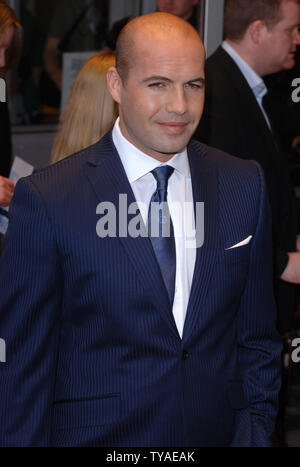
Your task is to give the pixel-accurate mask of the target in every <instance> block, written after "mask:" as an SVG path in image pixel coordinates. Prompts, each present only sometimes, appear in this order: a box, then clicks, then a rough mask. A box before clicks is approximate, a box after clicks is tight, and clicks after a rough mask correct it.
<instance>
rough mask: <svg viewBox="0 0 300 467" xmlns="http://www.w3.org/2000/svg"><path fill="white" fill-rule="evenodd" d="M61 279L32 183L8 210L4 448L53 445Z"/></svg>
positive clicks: (0, 398) (0, 405) (0, 417)
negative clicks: (53, 408)
mask: <svg viewBox="0 0 300 467" xmlns="http://www.w3.org/2000/svg"><path fill="white" fill-rule="evenodd" d="M62 284H63V279H62V275H61V271H60V266H59V257H58V253H57V248H56V243H55V238H54V233H53V230H52V226H51V223H50V221H49V218H48V216H47V212H46V209H45V207H44V206H43V202H42V198H41V196H40V194H39V192H38V190H37V189H36V188H35V187H34V185H33V182H32V181H31V180H28V179H23V180H21V181H20V182H19V183H18V184H17V186H16V189H15V194H14V198H13V201H12V203H11V207H10V223H9V228H8V232H7V234H6V238H5V242H4V252H3V256H2V258H1V263H0V297H1V303H0V337H1V338H2V339H4V341H5V343H6V362H5V363H0V445H1V446H47V445H49V444H50V439H49V437H50V430H51V407H52V401H53V398H54V381H55V371H56V361H57V348H58V340H59V321H60V310H61V297H62V287H63V285H62Z"/></svg>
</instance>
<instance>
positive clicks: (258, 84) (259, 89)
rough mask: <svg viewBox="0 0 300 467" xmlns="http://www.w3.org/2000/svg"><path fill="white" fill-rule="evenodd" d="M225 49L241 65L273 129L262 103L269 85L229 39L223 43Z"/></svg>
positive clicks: (240, 67) (242, 71) (269, 125)
mask: <svg viewBox="0 0 300 467" xmlns="http://www.w3.org/2000/svg"><path fill="white" fill-rule="evenodd" d="M222 47H223V49H224V50H225V51H226V52H227V53H228V55H230V57H231V58H232V60H233V61H234V62H235V63H236V65H237V66H238V67H239V69H240V71H241V73H242V74H243V76H244V77H245V79H246V81H247V83H248V84H249V86H250V88H251V90H252V92H253V94H254V96H255V98H256V101H257V103H258V105H259V107H260V109H261V111H262V113H263V115H264V117H265V120H266V122H267V124H268V127H269V128H270V130H271V124H270V120H269V118H268V116H267V114H266V111H265V109H264V107H263V105H262V99H263V97H264V96H265V95H266V94H267V92H268V90H267V87H266V85H265V83H264V81H263V79H262V78H261V77H260V76H259V75H258V74H257V73H256V72H255V71H254V70H253V68H251V67H250V65H248V63H247V62H245V60H244V59H243V58H242V57H241V56H240V55H239V54H238V53H237V51H236V50H234V49H233V48H232V47H231V45H229V44H228V42H227V41H223V43H222Z"/></svg>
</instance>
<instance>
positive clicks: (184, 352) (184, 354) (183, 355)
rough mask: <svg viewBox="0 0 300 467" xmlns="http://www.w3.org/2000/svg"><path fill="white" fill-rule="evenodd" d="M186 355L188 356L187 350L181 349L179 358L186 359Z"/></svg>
mask: <svg viewBox="0 0 300 467" xmlns="http://www.w3.org/2000/svg"><path fill="white" fill-rule="evenodd" d="M188 356H189V354H188V351H187V350H183V351H182V354H181V359H182V360H187V359H188Z"/></svg>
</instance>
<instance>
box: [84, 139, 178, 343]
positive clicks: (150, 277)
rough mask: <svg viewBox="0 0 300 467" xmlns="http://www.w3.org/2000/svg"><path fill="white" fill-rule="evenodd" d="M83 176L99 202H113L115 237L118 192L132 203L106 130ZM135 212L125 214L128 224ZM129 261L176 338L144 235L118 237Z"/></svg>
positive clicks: (124, 174)
mask: <svg viewBox="0 0 300 467" xmlns="http://www.w3.org/2000/svg"><path fill="white" fill-rule="evenodd" d="M90 151H91V153H90V157H89V161H88V163H87V165H86V175H87V177H88V179H89V181H90V183H91V184H92V186H93V188H94V191H95V192H96V195H97V197H98V200H99V203H100V202H103V201H108V202H110V203H113V205H114V206H115V207H116V211H117V236H118V232H119V195H120V194H124V195H127V207H128V206H129V205H130V204H132V203H134V202H136V200H135V197H134V194H133V191H132V189H131V186H130V183H129V181H128V178H127V176H126V173H125V170H124V167H123V164H122V162H121V160H120V157H119V155H118V153H117V151H116V148H115V146H114V144H113V142H112V137H111V133H108V134H107V135H106V136H105V137H104V138H102V140H100V141H99V143H97V144H96V145H94V146H93V147H92V148H91V149H90ZM133 217H135V215H132V216H130V215H128V223H129V222H130V219H131V218H133ZM119 241H120V242H121V244H122V247H123V248H124V250H125V252H126V254H127V256H128V259H129V261H130V262H131V263H132V265H133V267H134V268H135V270H136V273H137V276H138V278H139V279H140V281H141V283H142V285H143V287H144V288H145V299H146V300H147V299H148V300H149V301H151V302H152V303H153V304H154V306H155V307H156V308H157V310H158V311H159V313H161V316H162V318H163V319H164V321H165V322H166V323H167V324H168V326H169V327H170V328H171V330H172V331H173V333H174V334H175V335H176V336H177V337H178V331H177V327H176V324H175V321H174V318H173V314H172V309H171V306H170V302H169V298H168V293H167V290H166V287H165V285H164V282H163V279H162V276H161V272H160V269H159V266H158V263H157V261H156V258H155V254H154V252H153V249H152V245H151V241H150V239H149V238H148V237H146V238H145V237H144V238H143V237H142V236H140V237H138V238H132V237H130V236H129V235H127V236H126V237H120V238H119Z"/></svg>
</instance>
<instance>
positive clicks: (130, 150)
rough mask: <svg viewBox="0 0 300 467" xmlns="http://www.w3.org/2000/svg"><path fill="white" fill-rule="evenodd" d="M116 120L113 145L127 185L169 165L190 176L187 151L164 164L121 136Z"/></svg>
mask: <svg viewBox="0 0 300 467" xmlns="http://www.w3.org/2000/svg"><path fill="white" fill-rule="evenodd" d="M119 121H120V119H119V118H118V119H117V121H116V123H115V125H114V127H113V131H112V138H113V142H114V145H115V146H116V149H117V151H118V153H119V156H120V159H121V162H122V164H123V166H124V169H125V172H126V175H127V177H128V180H129V183H133V182H135V181H136V180H138V179H139V178H141V177H143V176H144V175H146V174H148V173H149V172H151V171H152V170H154V169H156V167H159V166H161V165H169V166H170V167H173V168H174V169H175V170H177V171H178V172H180V173H181V174H182V175H184V176H185V177H189V176H190V167H189V162H188V157H187V149H184V150H183V151H182V152H179V153H177V154H175V155H174V156H173V157H172V159H170V160H169V161H168V162H167V163H166V164H163V163H161V162H159V161H157V160H156V159H153V157H150V156H148V155H147V154H145V153H144V152H142V151H140V150H139V149H138V148H136V147H135V146H134V145H133V144H131V143H130V142H129V141H128V140H127V139H126V138H125V137H124V136H123V134H122V132H121V129H120V123H119Z"/></svg>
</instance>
